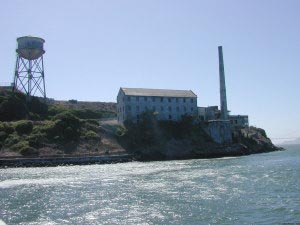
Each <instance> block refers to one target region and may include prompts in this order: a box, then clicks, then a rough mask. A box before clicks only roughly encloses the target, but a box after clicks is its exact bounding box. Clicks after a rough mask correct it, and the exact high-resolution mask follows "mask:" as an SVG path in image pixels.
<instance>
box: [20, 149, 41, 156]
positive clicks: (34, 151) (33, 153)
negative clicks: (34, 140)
mask: <svg viewBox="0 0 300 225" xmlns="http://www.w3.org/2000/svg"><path fill="white" fill-rule="evenodd" d="M19 153H20V154H21V155H23V156H38V155H39V152H38V150H37V149H35V148H32V147H24V148H21V149H20V150H19Z"/></svg>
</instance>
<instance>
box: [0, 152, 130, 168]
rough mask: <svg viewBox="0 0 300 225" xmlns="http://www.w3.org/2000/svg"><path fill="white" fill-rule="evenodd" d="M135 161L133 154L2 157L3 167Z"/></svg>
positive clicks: (0, 165) (0, 160)
mask: <svg viewBox="0 0 300 225" xmlns="http://www.w3.org/2000/svg"><path fill="white" fill-rule="evenodd" d="M130 161H133V156H132V155H129V154H124V155H104V156H82V157H55V158H13V159H11V158H9V159H3V158H2V159H0V168H1V167H2V168H3V167H37V166H59V165H88V164H105V163H121V162H130Z"/></svg>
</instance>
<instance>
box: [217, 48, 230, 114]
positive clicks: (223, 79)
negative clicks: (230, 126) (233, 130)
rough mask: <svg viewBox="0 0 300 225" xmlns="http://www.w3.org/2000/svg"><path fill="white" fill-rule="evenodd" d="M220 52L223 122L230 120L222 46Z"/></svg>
mask: <svg viewBox="0 0 300 225" xmlns="http://www.w3.org/2000/svg"><path fill="white" fill-rule="evenodd" d="M218 51H219V74H220V101H221V119H222V120H228V111H227V98H226V85H225V72H224V62H223V51H222V46H219V47H218Z"/></svg>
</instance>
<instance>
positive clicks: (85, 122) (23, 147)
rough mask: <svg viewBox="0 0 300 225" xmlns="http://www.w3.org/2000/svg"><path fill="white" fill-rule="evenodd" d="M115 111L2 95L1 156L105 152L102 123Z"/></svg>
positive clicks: (23, 96)
mask: <svg viewBox="0 0 300 225" xmlns="http://www.w3.org/2000/svg"><path fill="white" fill-rule="evenodd" d="M114 115H115V113H114V112H111V111H100V110H93V109H68V108H64V107H59V106H49V105H48V104H46V103H44V102H43V101H42V100H41V99H40V98H36V97H32V98H31V99H30V101H26V96H25V95H24V94H22V93H12V92H9V91H1V92H0V149H1V150H0V156H1V155H2V156H18V155H23V156H38V155H56V154H72V153H75V154H83V153H86V152H87V151H88V152H89V153H95V154H97V153H100V152H101V151H102V152H103V151H104V149H103V144H102V140H101V129H100V127H99V122H98V120H99V119H101V118H106V117H112V116H114Z"/></svg>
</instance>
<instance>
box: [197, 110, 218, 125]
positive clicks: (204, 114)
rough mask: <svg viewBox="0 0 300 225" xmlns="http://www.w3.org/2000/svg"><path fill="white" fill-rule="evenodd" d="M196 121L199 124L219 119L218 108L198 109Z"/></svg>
mask: <svg viewBox="0 0 300 225" xmlns="http://www.w3.org/2000/svg"><path fill="white" fill-rule="evenodd" d="M198 119H199V121H200V122H204V121H209V120H217V119H220V110H219V108H218V106H208V107H198Z"/></svg>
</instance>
